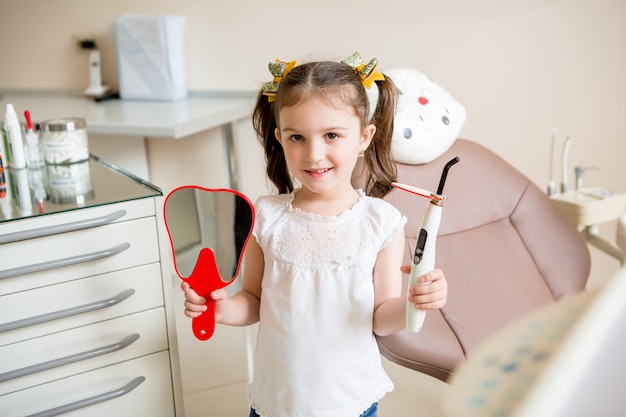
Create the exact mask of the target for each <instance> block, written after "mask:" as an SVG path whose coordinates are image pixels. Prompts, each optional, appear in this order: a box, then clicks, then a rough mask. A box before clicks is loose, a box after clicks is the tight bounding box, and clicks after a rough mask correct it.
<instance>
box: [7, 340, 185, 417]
mask: <svg viewBox="0 0 626 417" xmlns="http://www.w3.org/2000/svg"><path fill="white" fill-rule="evenodd" d="M136 384H138V385H136ZM135 385H136V386H135ZM109 393H115V395H113V394H109ZM107 394H109V395H107ZM116 395H117V396H116ZM98 401H100V402H98ZM90 403H95V404H90ZM72 404H73V405H75V406H81V405H84V407H83V408H78V409H75V410H76V411H73V412H69V413H68V414H67V416H68V417H69V416H72V417H111V416H150V417H172V416H174V401H173V395H172V380H171V376H170V365H169V357H168V353H167V351H165V352H159V353H156V354H152V355H148V356H144V357H141V358H138V359H134V360H132V361H128V362H124V363H121V364H117V365H113V366H108V367H105V368H101V369H98V370H95V371H92V372H87V373H84V374H79V375H75V376H72V377H69V378H64V379H61V380H58V381H53V382H50V383H47V384H44V385H39V386H36V387H32V388H29V389H26V390H21V391H17V392H14V393H11V394H8V395H5V396H2V397H0V414H1V415H2V416H3V417H18V416H19V417H23V416H26V415H32V414H35V413H41V414H36V415H39V416H42V417H43V416H53V415H57V414H59V412H56V413H52V412H49V413H44V412H45V411H50V410H54V409H55V408H61V407H65V408H64V409H62V410H59V411H61V412H68V411H70V410H71V409H72V407H70V405H72ZM63 415H66V414H63Z"/></svg>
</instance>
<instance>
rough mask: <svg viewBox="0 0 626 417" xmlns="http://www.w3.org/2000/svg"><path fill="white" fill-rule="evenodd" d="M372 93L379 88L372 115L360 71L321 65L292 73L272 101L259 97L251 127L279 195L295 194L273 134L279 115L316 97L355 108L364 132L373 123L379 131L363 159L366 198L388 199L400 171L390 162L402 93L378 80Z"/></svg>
mask: <svg viewBox="0 0 626 417" xmlns="http://www.w3.org/2000/svg"><path fill="white" fill-rule="evenodd" d="M371 88H378V89H379V97H378V102H377V105H376V109H375V110H374V112H373V114H372V115H371V116H370V115H369V107H370V106H369V99H368V97H367V93H366V91H365V87H364V86H363V84H362V83H361V79H360V77H359V76H358V74H357V73H356V71H355V70H354V69H353V68H351V67H350V66H348V65H346V64H344V63H339V62H333V61H323V62H311V63H307V64H302V65H298V66H296V67H295V68H293V69H292V70H291V72H289V74H288V75H287V76H286V77H285V78H284V79H283V80H282V81H281V82H280V86H279V88H278V92H277V93H276V96H275V100H274V101H272V102H269V100H268V98H267V97H266V96H264V95H263V91H260V92H259V95H258V97H257V103H256V106H255V108H254V113H253V115H252V124H253V126H254V130H255V131H256V133H257V136H258V138H259V140H260V141H261V144H262V145H263V149H264V150H265V160H266V162H267V168H266V172H267V176H268V177H269V179H270V180H271V181H272V183H273V184H274V185H275V186H276V188H277V189H278V192H279V193H281V194H284V193H290V192H292V191H293V189H294V186H293V181H292V179H291V175H290V174H289V170H288V168H287V162H286V160H285V154H284V153H283V149H282V147H281V145H280V143H279V142H278V139H277V138H276V136H275V135H274V131H275V129H276V127H277V126H278V122H279V120H278V116H279V113H280V110H281V109H282V108H283V107H288V106H293V105H296V104H297V103H299V102H300V101H301V100H302V99H304V98H308V97H312V96H313V97H316V98H322V99H323V100H325V101H326V102H328V103H329V104H332V105H334V106H340V105H349V106H352V107H353V108H354V111H355V113H356V115H357V117H358V118H359V119H360V121H361V127H365V126H367V125H368V124H370V123H371V124H374V125H375V126H376V133H375V134H374V137H373V139H372V143H371V144H370V146H369V147H368V148H367V149H366V151H365V154H364V162H365V164H366V166H367V172H368V173H369V174H368V179H367V182H366V185H365V193H366V194H367V195H371V196H373V197H384V196H385V195H386V194H387V193H388V192H389V191H390V190H391V183H392V182H393V181H395V179H396V166H395V163H394V161H393V159H392V157H391V136H392V133H393V118H394V113H395V108H396V99H397V94H398V93H397V90H396V87H395V85H394V84H393V82H392V81H391V80H390V79H389V78H388V77H385V80H383V81H376V86H374V85H372V87H371Z"/></svg>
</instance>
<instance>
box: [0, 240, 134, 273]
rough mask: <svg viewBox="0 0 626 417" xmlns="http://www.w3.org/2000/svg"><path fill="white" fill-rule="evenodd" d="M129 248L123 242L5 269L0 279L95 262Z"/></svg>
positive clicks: (128, 245) (127, 244) (128, 244)
mask: <svg viewBox="0 0 626 417" xmlns="http://www.w3.org/2000/svg"><path fill="white" fill-rule="evenodd" d="M128 248H130V243H128V242H125V243H122V244H119V245H117V246H114V247H112V248H110V249H105V250H102V251H98V252H92V253H86V254H83V255H76V256H70V257H69V258H62V259H54V260H52V261H46V262H41V263H38V264H32V265H25V266H19V267H17V268H11V269H5V270H4V271H0V279H2V278H10V277H14V276H17V275H26V274H30V273H33V272H39V271H46V270H48V269H52V268H60V267H62V266H68V265H74V264H79V263H83V262H90V261H95V260H97V259H102V258H108V257H110V256H113V255H117V254H118V253H120V252H122V251H125V250H126V249H128Z"/></svg>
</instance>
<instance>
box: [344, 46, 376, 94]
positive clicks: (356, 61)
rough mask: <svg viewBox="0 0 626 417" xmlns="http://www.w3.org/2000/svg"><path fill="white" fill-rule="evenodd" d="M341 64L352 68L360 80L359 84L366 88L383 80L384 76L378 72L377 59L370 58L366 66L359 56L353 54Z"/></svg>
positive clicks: (356, 53)
mask: <svg viewBox="0 0 626 417" xmlns="http://www.w3.org/2000/svg"><path fill="white" fill-rule="evenodd" d="M341 62H343V63H344V64H346V65H348V66H350V67H352V68H353V69H354V70H355V71H356V73H357V74H358V75H359V77H360V78H361V83H363V85H364V86H365V87H366V88H370V87H371V86H372V84H373V83H374V81H382V80H384V79H385V76H384V75H383V74H382V73H380V72H379V71H378V59H377V58H372V59H371V60H370V62H368V63H367V65H366V64H364V63H363V58H361V54H360V53H358V52H355V53H353V54H352V55H350V56H349V57H347V58H346V59H344V60H343V61H341Z"/></svg>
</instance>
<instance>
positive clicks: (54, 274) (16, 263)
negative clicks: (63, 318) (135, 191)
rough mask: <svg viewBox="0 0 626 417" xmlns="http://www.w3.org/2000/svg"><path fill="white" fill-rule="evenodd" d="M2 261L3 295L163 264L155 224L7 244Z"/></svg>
mask: <svg viewBox="0 0 626 417" xmlns="http://www.w3.org/2000/svg"><path fill="white" fill-rule="evenodd" d="M97 254H102V257H96V258H94V256H95V255H97ZM0 259H2V263H1V266H0V294H8V293H13V292H17V291H23V290H26V289H30V288H35V287H39V286H44V285H50V284H54V283H57V282H63V281H70V280H73V279H76V278H82V277H86V276H92V275H96V274H102V273H105V272H110V271H116V270H120V269H124V268H130V267H133V266H137V265H144V264H148V263H152V262H158V261H159V252H158V241H157V231H156V219H155V218H154V217H146V218H141V219H136V220H131V221H127V222H120V223H113V224H109V225H106V226H101V227H95V228H90V229H84V230H79V231H75V232H69V233H61V234H59V235H52V236H47V237H40V238H35V239H28V240H24V241H19V242H13V243H6V244H3V245H0Z"/></svg>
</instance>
